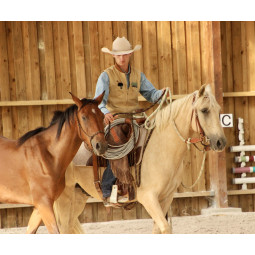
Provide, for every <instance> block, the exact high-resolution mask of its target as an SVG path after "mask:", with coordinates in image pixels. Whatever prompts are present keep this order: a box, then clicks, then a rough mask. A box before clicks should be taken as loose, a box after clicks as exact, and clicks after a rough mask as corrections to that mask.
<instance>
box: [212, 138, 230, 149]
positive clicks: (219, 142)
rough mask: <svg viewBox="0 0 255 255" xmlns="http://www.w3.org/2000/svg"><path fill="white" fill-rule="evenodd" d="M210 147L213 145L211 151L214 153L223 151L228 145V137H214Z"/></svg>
mask: <svg viewBox="0 0 255 255" xmlns="http://www.w3.org/2000/svg"><path fill="white" fill-rule="evenodd" d="M210 143H211V144H210V145H211V149H212V150H214V151H223V150H224V148H225V146H226V144H227V140H226V137H225V136H223V137H213V138H210Z"/></svg>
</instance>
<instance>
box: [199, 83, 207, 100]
mask: <svg viewBox="0 0 255 255" xmlns="http://www.w3.org/2000/svg"><path fill="white" fill-rule="evenodd" d="M206 86H207V85H206V84H204V85H202V87H201V88H200V89H199V91H198V96H199V97H201V96H203V95H204V93H205V88H206Z"/></svg>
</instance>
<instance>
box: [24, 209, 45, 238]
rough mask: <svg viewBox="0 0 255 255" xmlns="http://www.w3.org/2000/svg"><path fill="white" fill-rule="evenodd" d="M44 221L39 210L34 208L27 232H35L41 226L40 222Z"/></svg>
mask: <svg viewBox="0 0 255 255" xmlns="http://www.w3.org/2000/svg"><path fill="white" fill-rule="evenodd" d="M41 221H42V217H41V215H40V213H39V212H38V210H37V209H36V208H34V210H33V212H32V215H31V216H30V219H29V222H28V226H27V232H26V233H27V234H35V233H36V231H37V229H38V228H39V226H40V223H41Z"/></svg>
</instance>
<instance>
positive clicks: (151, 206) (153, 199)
mask: <svg viewBox="0 0 255 255" xmlns="http://www.w3.org/2000/svg"><path fill="white" fill-rule="evenodd" d="M138 195H139V196H138V201H139V202H140V203H142V204H143V206H144V208H145V209H146V211H147V212H148V213H149V214H150V216H151V217H152V219H153V220H154V222H155V223H156V224H157V226H158V228H159V229H160V232H161V233H162V234H171V233H172V229H171V227H170V226H169V224H168V222H167V220H166V218H165V216H166V215H165V214H166V213H164V212H163V210H162V208H161V205H160V203H159V201H158V197H157V196H156V195H155V194H152V193H148V192H146V193H144V194H138ZM154 226H155V224H154ZM154 230H155V232H156V233H158V232H159V231H157V227H155V229H154Z"/></svg>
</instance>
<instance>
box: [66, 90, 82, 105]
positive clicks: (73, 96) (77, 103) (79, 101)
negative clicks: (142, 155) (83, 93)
mask: <svg viewBox="0 0 255 255" xmlns="http://www.w3.org/2000/svg"><path fill="white" fill-rule="evenodd" d="M69 93H70V94H71V96H72V98H73V101H74V103H75V104H76V105H77V106H78V109H79V108H81V106H82V102H81V100H80V99H79V98H78V97H76V96H75V95H73V94H72V93H71V92H69Z"/></svg>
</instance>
